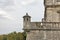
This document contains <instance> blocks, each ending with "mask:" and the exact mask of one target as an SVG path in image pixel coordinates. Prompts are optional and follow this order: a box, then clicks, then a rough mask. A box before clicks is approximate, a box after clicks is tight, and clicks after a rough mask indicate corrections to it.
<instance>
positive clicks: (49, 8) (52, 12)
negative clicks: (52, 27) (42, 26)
mask: <svg viewBox="0 0 60 40" xmlns="http://www.w3.org/2000/svg"><path fill="white" fill-rule="evenodd" d="M44 5H45V15H44V18H45V21H46V22H60V0H44Z"/></svg>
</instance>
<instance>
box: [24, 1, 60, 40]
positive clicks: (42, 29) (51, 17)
mask: <svg viewBox="0 0 60 40" xmlns="http://www.w3.org/2000/svg"><path fill="white" fill-rule="evenodd" d="M44 6H45V13H44V18H43V19H42V22H31V16H29V15H28V13H26V15H25V16H23V27H24V28H23V30H24V31H25V32H26V33H27V37H26V40H60V0H44Z"/></svg>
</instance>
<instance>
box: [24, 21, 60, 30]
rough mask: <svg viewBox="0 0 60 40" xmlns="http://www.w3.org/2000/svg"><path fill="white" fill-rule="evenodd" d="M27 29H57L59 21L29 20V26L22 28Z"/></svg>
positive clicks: (59, 25) (59, 24)
mask: <svg viewBox="0 0 60 40" xmlns="http://www.w3.org/2000/svg"><path fill="white" fill-rule="evenodd" d="M24 29H28V30H45V29H48V30H49V29H53V30H55V29H59V30H60V22H31V23H30V26H29V28H27V27H26V28H24Z"/></svg>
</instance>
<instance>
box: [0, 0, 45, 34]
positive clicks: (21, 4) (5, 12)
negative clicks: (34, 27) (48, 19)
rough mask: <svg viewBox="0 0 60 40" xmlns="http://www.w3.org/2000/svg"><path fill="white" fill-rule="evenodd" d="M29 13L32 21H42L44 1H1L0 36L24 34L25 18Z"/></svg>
mask: <svg viewBox="0 0 60 40" xmlns="http://www.w3.org/2000/svg"><path fill="white" fill-rule="evenodd" d="M26 12H28V14H29V15H30V16H31V17H32V21H41V19H42V18H43V14H44V6H43V0H0V34H7V33H10V32H13V31H17V32H22V28H23V18H22V17H23V16H24V15H25V14H26Z"/></svg>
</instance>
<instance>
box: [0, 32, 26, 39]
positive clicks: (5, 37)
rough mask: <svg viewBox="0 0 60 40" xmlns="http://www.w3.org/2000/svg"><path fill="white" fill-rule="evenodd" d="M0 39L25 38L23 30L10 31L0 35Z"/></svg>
mask: <svg viewBox="0 0 60 40" xmlns="http://www.w3.org/2000/svg"><path fill="white" fill-rule="evenodd" d="M0 40H26V33H25V32H22V33H21V32H18V33H16V32H12V33H10V34H8V35H0Z"/></svg>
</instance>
